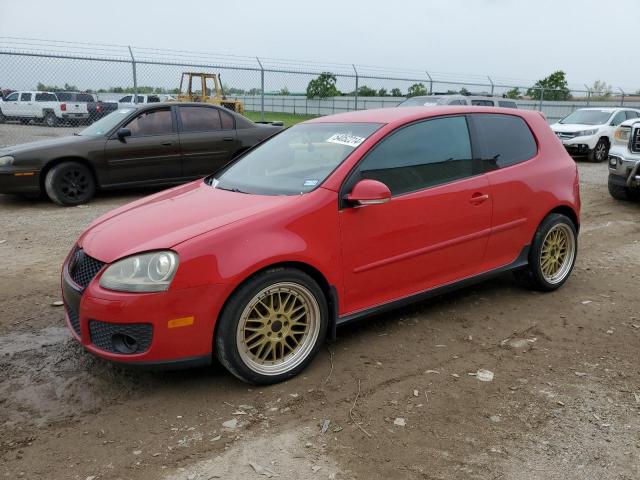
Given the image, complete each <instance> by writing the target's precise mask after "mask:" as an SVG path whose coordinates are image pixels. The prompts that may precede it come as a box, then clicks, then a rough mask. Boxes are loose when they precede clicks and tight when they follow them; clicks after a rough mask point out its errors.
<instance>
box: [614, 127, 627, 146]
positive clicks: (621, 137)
mask: <svg viewBox="0 0 640 480" xmlns="http://www.w3.org/2000/svg"><path fill="white" fill-rule="evenodd" d="M630 136H631V127H619V128H617V129H616V131H615V132H614V133H613V141H614V142H615V143H620V144H622V145H626V144H627V143H628V142H629V137H630Z"/></svg>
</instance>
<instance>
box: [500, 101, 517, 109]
mask: <svg viewBox="0 0 640 480" xmlns="http://www.w3.org/2000/svg"><path fill="white" fill-rule="evenodd" d="M498 106H499V107H503V108H518V104H517V103H516V102H510V101H509V100H498Z"/></svg>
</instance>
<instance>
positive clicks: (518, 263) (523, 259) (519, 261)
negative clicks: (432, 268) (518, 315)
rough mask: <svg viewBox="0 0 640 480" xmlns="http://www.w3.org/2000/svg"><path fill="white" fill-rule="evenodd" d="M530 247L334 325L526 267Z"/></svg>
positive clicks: (337, 325)
mask: <svg viewBox="0 0 640 480" xmlns="http://www.w3.org/2000/svg"><path fill="white" fill-rule="evenodd" d="M529 249H530V245H526V246H525V247H524V248H523V249H522V251H521V252H520V254H519V255H518V257H517V258H516V259H515V260H514V261H513V262H511V263H510V264H508V265H505V266H503V267H499V268H496V269H494V270H489V271H488V272H484V273H481V274H479V275H475V276H473V277H469V278H465V279H463V280H460V281H457V282H453V283H448V284H447V285H442V286H441V287H436V288H432V289H430V290H425V291H424V292H420V293H416V294H413V295H410V296H408V297H404V298H401V299H399V300H393V301H391V302H388V303H383V304H382V305H377V306H375V307H372V308H368V309H366V310H360V311H359V312H355V313H351V314H348V315H343V316H341V317H340V316H338V317H336V321H335V323H334V325H335V326H336V327H339V326H342V325H345V324H347V323H351V322H353V321H356V320H361V319H363V318H366V317H371V316H373V315H378V314H380V313H384V312H388V311H389V310H395V309H397V308H400V307H404V306H406V305H410V304H412V303H416V302H421V301H423V300H427V299H429V298H433V297H437V296H439V295H443V294H445V293H449V292H451V291H454V290H459V289H461V288H464V287H468V286H470V285H474V284H476V283H481V282H484V281H486V280H489V279H490V278H493V277H496V276H498V275H501V274H503V273H506V272H511V271H514V270H518V269H520V268H522V267H526V266H527V265H528V264H529Z"/></svg>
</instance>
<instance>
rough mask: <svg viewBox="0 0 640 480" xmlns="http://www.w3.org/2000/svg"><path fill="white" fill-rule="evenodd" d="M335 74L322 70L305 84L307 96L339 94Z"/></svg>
mask: <svg viewBox="0 0 640 480" xmlns="http://www.w3.org/2000/svg"><path fill="white" fill-rule="evenodd" d="M336 81H337V80H336V76H335V75H334V74H333V73H331V72H323V73H321V74H320V75H319V76H318V78H314V79H313V80H311V81H310V82H309V85H307V98H329V97H336V96H338V95H340V92H339V91H338V88H337V87H336Z"/></svg>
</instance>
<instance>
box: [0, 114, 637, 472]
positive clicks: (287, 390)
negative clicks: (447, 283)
mask: <svg viewBox="0 0 640 480" xmlns="http://www.w3.org/2000/svg"><path fill="white" fill-rule="evenodd" d="M10 128H13V126H11V125H7V126H5V128H4V129H3V133H4V132H6V131H7V129H10ZM16 128H21V129H25V127H23V126H16ZM28 128H29V129H30V130H31V129H33V132H32V134H42V135H43V136H49V135H51V134H55V131H56V130H58V129H47V128H45V127H36V126H30V127H28ZM61 130H64V132H63V133H65V134H68V133H70V132H71V131H72V130H71V129H70V128H63V129H61ZM36 132H38V133H36ZM0 143H2V141H0ZM580 172H581V182H582V200H583V207H582V212H583V218H582V228H581V233H580V251H579V255H578V260H577V264H576V268H575V271H574V273H573V275H572V277H571V279H570V280H569V282H568V283H567V285H566V286H565V287H564V288H562V289H560V290H558V291H557V292H554V293H551V294H538V293H531V292H530V291H527V290H524V289H522V288H520V287H518V286H517V285H516V284H515V283H514V282H513V281H512V279H511V277H510V276H509V275H507V276H505V277H502V278H499V279H497V280H494V281H491V282H489V283H486V284H482V285H479V286H476V287H472V288H467V289H465V290H462V291H459V292H456V293H452V294H449V295H446V296H444V297H441V298H438V299H435V300H432V301H429V302H426V303H422V304H419V305H416V306H412V307H408V308H404V309H401V310H398V311H395V312H392V313H388V314H384V315H381V316H378V317H374V318H371V319H368V320H365V321H363V322H360V323H358V324H356V325H353V326H351V327H348V328H343V329H341V330H339V332H338V339H337V341H335V342H331V343H329V344H328V345H327V348H325V349H323V350H321V352H320V354H319V355H318V357H317V358H316V359H315V361H314V362H313V363H312V365H311V367H310V368H309V369H308V370H306V371H305V372H304V373H303V375H301V376H299V377H297V378H294V379H292V380H290V381H288V382H286V383H283V384H279V385H275V386H272V387H259V388H258V387H248V386H247V385H245V384H243V383H241V382H240V381H238V380H236V379H235V378H234V377H232V376H231V375H230V374H228V373H226V371H225V370H224V369H223V368H222V367H220V366H214V367H212V368H204V369H198V370H189V371H179V372H149V371H140V370H129V369H122V368H120V367H116V366H113V365H111V364H108V363H106V362H104V361H102V360H99V359H96V358H94V357H92V356H91V355H89V354H88V353H86V352H84V351H83V350H82V348H81V347H80V346H79V345H77V344H76V342H75V341H73V340H72V339H71V338H70V335H69V334H68V332H67V331H66V329H65V327H64V319H63V310H62V308H61V307H57V306H54V305H53V304H54V302H56V301H58V300H60V288H59V274H60V266H61V264H62V262H63V260H64V257H65V255H66V254H67V252H68V251H69V249H70V248H71V247H72V245H73V242H74V241H75V240H76V238H77V237H78V235H79V234H80V232H81V231H82V230H83V229H84V228H85V227H86V226H87V225H88V224H89V222H91V220H92V219H94V218H95V217H96V216H98V215H100V214H101V213H104V212H106V211H108V210H110V209H112V208H115V207H117V206H119V205H122V204H124V203H126V202H129V201H131V200H134V199H136V198H139V197H140V196H142V195H144V194H146V193H149V191H143V192H142V191H136V192H133V191H127V192H118V193H109V194H102V195H100V196H98V197H97V198H96V199H95V201H93V202H92V203H90V204H89V205H86V206H80V207H75V208H66V209H65V208H60V207H58V206H55V205H53V204H52V203H50V202H47V201H27V200H23V199H19V198H14V197H11V196H3V195H0V212H1V215H0V254H1V257H0V258H1V260H0V275H1V276H2V278H3V281H2V285H3V287H2V289H1V291H0V305H1V308H2V315H0V369H1V371H2V375H0V423H1V424H2V425H3V434H2V436H1V437H0V465H1V466H0V476H2V477H4V478H12V479H13V478H29V479H35V478H47V477H49V478H70V479H82V480H85V479H87V480H88V479H93V480H96V479H106V478H109V479H111V478H113V479H117V478H121V479H128V478H137V479H142V480H144V479H149V480H151V479H212V478H265V477H270V476H276V475H277V476H278V478H283V479H300V478H324V479H327V478H335V479H343V478H344V479H350V478H373V477H376V478H416V479H418V478H429V479H441V478H442V479H445V478H447V479H448V478H469V479H487V478H492V479H525V480H526V479H556V478H557V479H563V480H566V479H581V480H584V479H598V480H601V479H636V478H639V477H640V463H639V462H638V458H639V456H640V434H639V433H638V432H640V416H639V413H640V367H639V366H638V348H637V346H638V341H639V339H640V318H639V317H640V313H639V311H640V308H639V307H640V297H639V296H638V288H637V285H638V269H639V267H640V242H639V240H640V224H639V223H638V214H639V213H640V204H632V203H621V202H618V201H615V200H613V199H611V198H610V197H609V195H608V193H607V188H606V177H607V172H606V165H605V164H588V163H580ZM479 369H486V370H490V371H492V372H493V373H494V378H493V380H492V381H491V382H481V381H479V380H478V378H476V376H472V375H470V373H475V372H477V371H478V370H479ZM327 421H328V423H327ZM323 426H324V427H325V428H322V427H323ZM323 430H324V433H323Z"/></svg>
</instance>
